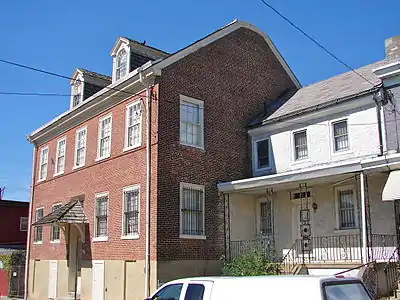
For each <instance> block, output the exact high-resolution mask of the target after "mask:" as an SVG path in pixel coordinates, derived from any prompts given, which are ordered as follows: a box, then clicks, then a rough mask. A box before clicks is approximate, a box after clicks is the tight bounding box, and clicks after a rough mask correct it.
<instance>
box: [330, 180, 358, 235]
mask: <svg viewBox="0 0 400 300" xmlns="http://www.w3.org/2000/svg"><path fill="white" fill-rule="evenodd" d="M348 190H351V191H353V197H354V198H353V202H354V221H355V227H353V228H340V198H339V192H340V191H348ZM334 193H335V194H334V199H335V215H336V228H335V231H339V232H343V231H347V232H348V231H351V230H355V231H357V232H358V230H359V228H360V224H359V215H358V194H357V188H356V186H355V185H342V186H337V187H335V188H334Z"/></svg>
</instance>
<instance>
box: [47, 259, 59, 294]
mask: <svg viewBox="0 0 400 300" xmlns="http://www.w3.org/2000/svg"><path fill="white" fill-rule="evenodd" d="M57 274H58V261H56V260H51V261H50V265H49V289H48V297H49V299H56V297H57Z"/></svg>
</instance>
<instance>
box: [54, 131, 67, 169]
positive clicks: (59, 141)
mask: <svg viewBox="0 0 400 300" xmlns="http://www.w3.org/2000/svg"><path fill="white" fill-rule="evenodd" d="M62 141H64V167H63V169H62V170H61V171H59V172H57V164H58V150H59V147H60V143H61V142H62ZM66 156H67V137H65V136H64V137H62V138H60V139H58V140H57V147H56V163H55V165H54V176H59V175H62V174H64V171H65V162H66V159H65V158H66Z"/></svg>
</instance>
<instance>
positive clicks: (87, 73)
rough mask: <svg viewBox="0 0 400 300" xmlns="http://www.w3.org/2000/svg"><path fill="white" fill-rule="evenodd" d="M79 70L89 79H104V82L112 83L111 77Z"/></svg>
mask: <svg viewBox="0 0 400 300" xmlns="http://www.w3.org/2000/svg"><path fill="white" fill-rule="evenodd" d="M77 70H78V71H81V72H82V74H83V75H88V76H89V77H95V78H99V79H103V80H105V81H109V82H110V83H111V77H110V76H107V75H103V74H100V73H96V72H93V71H89V70H86V69H82V68H78V69H77Z"/></svg>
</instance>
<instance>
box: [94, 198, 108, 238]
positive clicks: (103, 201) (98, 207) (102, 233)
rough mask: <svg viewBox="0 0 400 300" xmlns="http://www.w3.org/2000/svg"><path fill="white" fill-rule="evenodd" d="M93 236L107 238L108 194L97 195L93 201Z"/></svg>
mask: <svg viewBox="0 0 400 300" xmlns="http://www.w3.org/2000/svg"><path fill="white" fill-rule="evenodd" d="M94 225H95V234H94V236H95V237H96V238H100V239H103V238H107V236H108V193H102V194H97V195H96V199H95V224H94Z"/></svg>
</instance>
